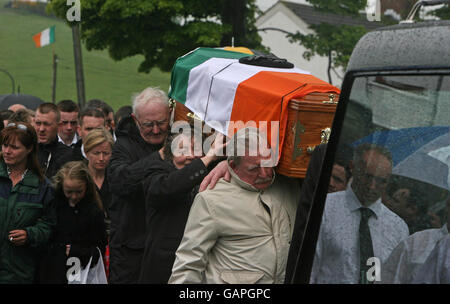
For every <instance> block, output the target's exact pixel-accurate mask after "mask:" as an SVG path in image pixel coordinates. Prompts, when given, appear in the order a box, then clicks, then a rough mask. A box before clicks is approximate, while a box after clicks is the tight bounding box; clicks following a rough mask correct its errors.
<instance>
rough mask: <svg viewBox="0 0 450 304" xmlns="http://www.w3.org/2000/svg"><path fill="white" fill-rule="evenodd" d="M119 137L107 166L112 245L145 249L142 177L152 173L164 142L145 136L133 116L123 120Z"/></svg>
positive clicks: (118, 131) (117, 132)
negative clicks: (143, 137)
mask: <svg viewBox="0 0 450 304" xmlns="http://www.w3.org/2000/svg"><path fill="white" fill-rule="evenodd" d="M116 135H117V141H116V142H115V144H114V147H113V150H112V156H111V161H110V163H109V166H108V168H107V178H108V183H109V187H110V192H111V202H110V205H109V208H108V214H109V216H110V219H111V230H110V246H111V247H113V248H114V247H116V248H118V247H120V246H126V247H128V248H132V249H143V248H144V240H145V196H144V191H143V181H144V179H145V178H146V176H147V175H148V174H149V173H151V170H152V162H153V161H154V156H151V154H152V153H153V152H155V151H157V150H159V149H160V148H161V146H162V145H151V144H148V143H147V142H145V141H144V139H142V137H141V135H140V133H139V130H138V128H137V127H136V124H135V123H134V121H133V119H132V118H131V117H127V118H124V119H122V120H121V121H120V123H119V126H118V128H117V131H116Z"/></svg>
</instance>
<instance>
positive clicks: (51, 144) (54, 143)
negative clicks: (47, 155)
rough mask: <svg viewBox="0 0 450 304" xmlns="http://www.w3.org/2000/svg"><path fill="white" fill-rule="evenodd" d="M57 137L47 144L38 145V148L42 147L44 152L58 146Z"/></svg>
mask: <svg viewBox="0 0 450 304" xmlns="http://www.w3.org/2000/svg"><path fill="white" fill-rule="evenodd" d="M58 137H59V136H56V137H55V139H54V140H52V141H51V142H49V143H48V144H43V143H38V146H39V147H42V148H43V149H44V150H48V149H51V148H53V147H55V146H57V145H58Z"/></svg>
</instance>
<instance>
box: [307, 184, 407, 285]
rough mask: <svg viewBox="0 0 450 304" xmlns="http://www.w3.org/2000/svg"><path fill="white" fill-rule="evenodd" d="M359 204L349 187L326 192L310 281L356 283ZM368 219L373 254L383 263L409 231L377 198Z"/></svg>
mask: <svg viewBox="0 0 450 304" xmlns="http://www.w3.org/2000/svg"><path fill="white" fill-rule="evenodd" d="M361 207H362V205H361V203H360V202H359V200H358V198H357V197H356V195H355V193H354V192H353V190H352V188H351V183H349V185H348V186H347V189H346V190H344V191H339V192H335V193H330V194H328V196H327V199H326V202H325V208H324V213H323V216H322V224H321V227H320V232H319V238H318V241H317V246H316V254H315V257H314V263H313V268H312V272H311V279H310V282H311V283H324V284H334V283H339V284H341V283H358V282H359V268H360V263H359V224H360V220H361V212H360V211H359V208H361ZM368 208H370V209H371V210H372V211H373V212H374V213H375V214H374V216H371V217H370V218H369V221H368V225H369V229H370V234H371V238H372V244H373V251H374V254H375V257H377V258H379V259H380V262H381V263H383V262H384V261H385V260H386V259H387V258H388V257H389V255H390V253H391V252H392V250H393V249H394V248H395V247H396V246H397V245H398V244H399V243H400V242H401V241H402V240H404V239H405V238H407V237H408V235H409V231H408V226H407V225H406V223H405V222H404V221H403V220H402V219H401V218H400V217H399V216H397V215H396V214H395V213H393V212H392V211H390V210H389V209H388V208H387V207H386V206H384V205H383V204H382V203H381V199H378V200H377V201H376V202H374V203H373V204H372V205H370V206H369V207H368Z"/></svg>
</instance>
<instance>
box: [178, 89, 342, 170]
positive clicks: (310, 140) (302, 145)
mask: <svg viewBox="0 0 450 304" xmlns="http://www.w3.org/2000/svg"><path fill="white" fill-rule="evenodd" d="M338 99H339V95H337V94H335V93H310V94H308V95H306V96H304V97H303V98H301V99H292V100H290V102H289V105H288V122H287V129H286V133H287V134H286V136H285V140H284V143H283V147H282V150H281V156H280V160H279V163H278V166H277V168H276V171H277V173H279V174H283V175H286V176H289V177H296V178H304V177H305V176H306V170H307V168H308V163H309V160H310V158H311V153H312V151H313V150H314V148H315V147H316V146H317V145H319V144H320V143H323V142H327V141H328V138H329V134H330V132H331V125H332V123H333V118H334V113H335V112H336V106H337V101H338ZM175 104H176V106H175V111H174V121H178V120H184V121H188V122H190V123H191V124H193V123H194V120H195V119H198V120H200V119H199V118H198V117H196V116H195V115H194V114H193V113H192V112H191V111H190V110H189V109H188V108H187V107H186V106H185V105H183V104H182V103H179V102H175Z"/></svg>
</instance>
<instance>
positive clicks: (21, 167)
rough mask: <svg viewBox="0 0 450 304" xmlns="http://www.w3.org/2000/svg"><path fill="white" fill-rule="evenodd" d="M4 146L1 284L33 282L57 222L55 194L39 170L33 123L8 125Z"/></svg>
mask: <svg viewBox="0 0 450 304" xmlns="http://www.w3.org/2000/svg"><path fill="white" fill-rule="evenodd" d="M0 143H1V147H2V152H1V154H0V233H1V235H2V237H1V238H0V252H1V255H0V284H1V283H33V282H35V278H36V273H37V267H38V264H39V256H40V253H41V250H42V249H43V248H45V247H46V246H47V244H48V241H49V239H50V236H51V233H52V229H53V227H54V225H55V221H56V219H55V209H54V208H55V207H54V203H55V200H54V192H53V189H52V188H51V185H50V183H49V182H48V181H47V180H46V179H45V177H44V175H43V173H42V171H41V169H40V167H39V164H38V161H37V156H36V149H37V135H36V132H35V130H34V128H33V127H32V126H31V125H30V124H28V123H25V122H20V123H18V122H16V123H10V124H8V125H7V126H6V127H5V129H3V130H2V132H1V134H0Z"/></svg>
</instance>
